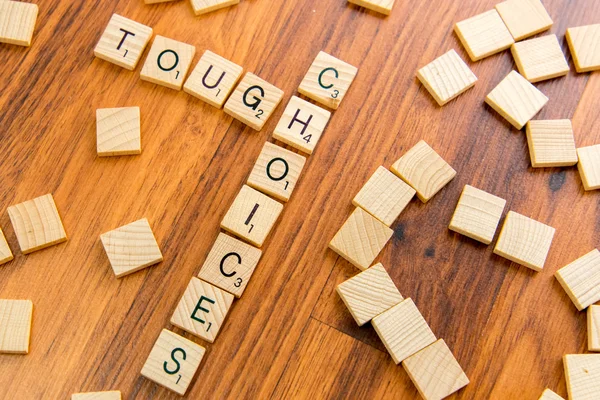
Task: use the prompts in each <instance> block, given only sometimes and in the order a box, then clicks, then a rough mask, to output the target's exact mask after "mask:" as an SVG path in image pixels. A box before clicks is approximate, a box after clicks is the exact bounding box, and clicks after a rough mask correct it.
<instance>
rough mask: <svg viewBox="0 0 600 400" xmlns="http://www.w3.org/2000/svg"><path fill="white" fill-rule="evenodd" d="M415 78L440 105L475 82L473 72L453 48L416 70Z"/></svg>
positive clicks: (475, 78)
mask: <svg viewBox="0 0 600 400" xmlns="http://www.w3.org/2000/svg"><path fill="white" fill-rule="evenodd" d="M417 78H419V80H420V81H421V83H422V84H423V86H425V88H426V89H427V91H428V92H429V93H430V94H431V96H433V98H434V99H435V101H436V102H437V103H438V104H439V105H440V106H443V105H444V104H446V103H447V102H449V101H450V100H452V99H454V98H455V97H456V96H458V95H459V94H461V93H463V92H465V91H466V90H467V89H470V88H472V87H473V86H474V85H475V82H477V77H476V76H475V74H474V73H473V72H472V71H471V70H470V69H469V67H467V64H465V62H464V61H463V60H462V58H460V56H459V55H458V54H456V51H454V49H453V50H450V51H449V52H447V53H446V54H444V55H443V56H441V57H438V58H436V59H435V60H433V61H432V62H431V63H429V64H427V65H426V66H424V67H423V68H421V69H420V70H419V71H417Z"/></svg>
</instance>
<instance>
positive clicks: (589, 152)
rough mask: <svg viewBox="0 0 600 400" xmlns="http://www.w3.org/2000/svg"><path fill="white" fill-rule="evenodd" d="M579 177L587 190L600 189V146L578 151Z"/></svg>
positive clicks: (581, 148) (583, 148)
mask: <svg viewBox="0 0 600 400" xmlns="http://www.w3.org/2000/svg"><path fill="white" fill-rule="evenodd" d="M577 156H578V158H579V163H578V164H577V169H579V175H580V176H581V181H582V182H583V187H584V189H585V190H596V189H600V144H597V145H595V146H588V147H580V148H578V149H577Z"/></svg>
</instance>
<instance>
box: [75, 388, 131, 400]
mask: <svg viewBox="0 0 600 400" xmlns="http://www.w3.org/2000/svg"><path fill="white" fill-rule="evenodd" d="M71 400H121V392H120V391H118V390H111V391H109V392H87V393H75V394H73V395H72V396H71Z"/></svg>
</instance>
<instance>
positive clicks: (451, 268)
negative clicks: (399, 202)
mask: <svg viewBox="0 0 600 400" xmlns="http://www.w3.org/2000/svg"><path fill="white" fill-rule="evenodd" d="M34 2H36V3H39V6H40V14H39V17H38V22H37V27H36V30H35V36H34V40H33V44H32V46H31V48H22V47H18V46H10V45H0V59H1V60H2V69H1V70H0V77H1V79H0V154H1V157H0V209H1V212H2V214H1V217H0V226H1V227H2V229H3V230H4V231H5V233H6V236H7V239H8V242H9V244H10V246H11V248H12V249H13V252H14V253H15V260H14V261H12V262H10V263H8V264H5V265H3V266H0V298H23V299H31V300H32V301H33V303H34V317H33V328H32V337H31V347H30V353H29V354H28V355H26V356H18V355H0V398H2V399H67V398H69V396H70V395H71V393H75V392H80V391H97V390H109V389H118V390H121V391H122V392H123V395H124V398H139V399H170V398H177V396H176V395H174V394H173V393H171V392H168V391H167V390H165V389H162V388H160V387H158V386H157V385H156V384H154V383H152V382H150V381H148V380H146V379H144V378H142V377H141V376H140V373H139V372H140V370H141V367H142V365H143V364H144V362H145V359H146V357H147V355H148V353H149V352H150V349H151V347H152V345H153V344H154V341H155V340H156V338H157V336H158V334H159V332H160V331H161V329H163V328H165V327H166V328H169V329H173V327H172V326H171V325H170V324H169V319H170V317H171V315H172V313H173V311H174V309H175V307H176V305H177V302H178V301H179V298H180V296H181V295H182V294H183V292H184V289H185V287H186V286H187V284H188V282H189V280H190V278H191V277H192V276H193V275H195V274H197V272H198V271H199V268H200V266H201V264H202V262H203V261H204V258H205V256H206V254H207V253H208V251H209V250H210V248H211V246H212V244H213V242H214V240H215V238H216V236H217V234H218V232H219V223H220V221H221V219H222V218H223V216H224V215H225V213H226V211H227V209H228V207H229V205H230V204H231V202H232V201H233V199H234V197H235V196H236V194H237V192H238V191H239V189H240V187H241V185H242V184H243V183H244V182H245V180H246V179H247V176H248V174H249V172H250V170H251V168H252V166H253V164H254V162H255V160H256V158H257V156H258V154H259V152H260V150H261V148H262V146H263V144H264V142H265V141H266V140H272V139H271V133H272V131H273V128H274V127H275V125H276V123H277V121H278V120H279V117H280V115H281V114H282V112H283V108H284V105H285V104H287V101H288V100H289V98H290V96H292V95H295V94H297V92H296V89H297V87H298V85H299V84H300V81H301V79H302V77H303V76H304V74H305V73H306V71H307V69H308V67H309V65H310V64H311V62H312V61H313V59H314V57H315V56H316V54H317V53H318V52H319V51H320V50H324V51H326V52H328V53H330V54H332V55H334V56H336V57H338V58H341V59H342V60H344V61H346V62H349V63H350V64H352V65H354V66H356V67H358V68H359V72H358V75H357V77H356V80H355V82H354V84H353V85H352V87H351V88H350V91H349V92H348V94H347V96H346V97H345V99H344V101H343V102H342V104H341V106H340V108H339V109H338V110H337V111H335V112H334V113H333V116H332V118H331V121H330V124H329V126H328V128H327V129H326V131H325V133H324V136H323V137H322V139H321V141H320V142H319V144H318V146H317V149H316V151H315V153H313V155H312V156H310V157H309V159H308V162H307V165H306V167H305V169H304V172H303V174H302V177H301V180H300V183H299V185H298V187H297V188H296V190H295V192H294V194H293V196H292V198H291V200H290V202H289V203H288V204H287V205H286V206H285V208H284V212H283V214H282V216H281V218H280V220H279V223H278V225H277V226H276V228H275V229H274V230H273V232H272V234H271V236H270V237H269V239H268V240H267V242H266V243H265V245H264V246H263V249H264V255H263V258H262V260H261V262H260V264H259V266H258V268H257V270H256V272H255V273H254V276H253V277H252V280H251V282H250V284H249V286H248V288H247V290H246V291H245V293H244V295H243V296H242V298H241V299H240V300H237V301H236V302H235V303H234V305H233V307H232V310H231V311H230V313H229V316H228V317H227V320H226V322H225V324H224V326H223V328H222V330H221V332H220V334H219V337H218V338H217V340H216V341H215V343H214V344H208V343H205V342H202V341H201V340H199V339H195V338H193V337H192V336H191V335H188V334H184V336H186V337H188V338H191V339H192V340H195V341H196V342H197V343H200V344H202V345H203V346H205V347H206V348H207V355H206V356H205V358H204V361H203V362H202V365H201V367H200V371H199V373H198V374H197V376H196V379H195V380H194V382H193V383H192V385H191V387H190V390H189V391H188V394H187V397H188V398H190V399H209V398H238V399H239V398H256V399H268V398H277V399H279V398H307V397H312V398H361V399H367V398H373V399H382V398H386V399H387V398H398V399H413V398H416V397H417V396H418V394H417V391H416V389H415V388H414V386H413V385H412V383H411V382H410V380H409V378H408V376H407V374H406V373H405V371H404V370H403V368H402V367H400V366H396V365H395V364H394V363H393V362H392V359H391V358H390V357H389V356H388V354H387V353H386V351H385V349H384V347H383V345H382V343H381V342H380V341H379V339H378V338H377V336H376V334H375V332H374V330H373V328H372V327H371V326H370V325H366V326H364V327H362V328H359V327H357V326H356V324H355V323H354V321H353V319H352V317H351V316H350V313H349V312H348V311H347V310H346V309H345V307H344V305H343V303H342V302H341V300H340V299H339V297H338V296H337V294H336V293H335V286H336V285H337V284H338V283H340V282H342V281H343V280H345V279H347V278H349V277H351V276H353V275H354V274H356V273H357V272H358V270H357V269H356V268H354V267H353V266H351V265H350V264H349V263H348V262H346V261H345V260H343V259H341V258H340V257H338V256H337V255H336V254H335V253H333V252H332V251H331V250H328V249H327V244H328V242H329V241H330V239H331V238H332V237H333V235H334V234H335V232H336V231H337V230H338V228H339V227H340V226H341V225H342V223H343V222H344V220H345V219H346V218H347V217H348V215H349V214H350V212H351V211H352V206H351V200H352V198H353V197H354V195H355V194H356V193H357V192H358V190H359V189H360V187H361V186H362V185H363V183H364V182H365V181H366V180H367V179H368V177H369V176H370V175H371V173H372V172H373V171H374V170H375V169H376V168H377V167H378V166H379V165H383V166H386V167H389V166H390V165H391V164H392V163H393V162H394V161H395V160H396V159H397V158H399V157H400V156H401V155H402V154H403V153H404V152H405V151H406V150H407V149H409V148H410V147H412V146H413V145H414V144H415V143H416V142H417V141H418V140H420V139H424V140H426V141H427V142H428V143H429V144H431V145H432V146H433V147H434V148H435V149H436V150H437V151H438V152H439V153H440V155H442V157H444V158H445V159H446V160H447V161H448V162H449V163H450V164H451V165H452V166H453V167H454V168H455V169H456V170H457V172H458V175H457V177H456V178H455V179H454V181H452V182H451V183H450V184H449V185H448V186H447V187H446V188H444V189H443V190H442V191H441V192H440V193H438V194H437V195H436V196H435V197H434V198H433V199H432V200H431V201H430V202H429V203H427V204H422V203H421V202H419V201H418V200H413V201H412V202H411V204H410V205H409V206H408V207H407V209H406V210H405V211H404V212H403V213H402V214H401V216H400V217H399V219H398V220H397V221H396V223H395V224H394V225H393V226H392V227H393V229H394V231H395V234H394V236H393V238H392V240H391V241H390V242H389V243H388V245H387V246H386V247H385V249H384V250H383V251H382V253H381V254H380V257H379V260H380V261H381V262H382V263H383V264H384V265H385V266H386V268H387V269H388V271H389V272H390V275H391V276H392V278H393V280H394V282H395V283H396V284H397V286H398V287H399V289H400V291H401V292H402V294H403V295H404V296H406V297H411V298H413V299H414V301H415V303H416V304H417V306H418V307H419V309H420V310H421V312H422V313H423V315H424V317H425V319H426V320H427V321H428V323H429V324H430V326H431V328H432V330H433V332H434V333H435V334H436V335H437V337H440V338H444V339H445V340H446V342H447V343H448V345H449V347H450V348H451V349H452V351H453V353H454V354H455V356H456V358H457V359H458V361H459V362H460V364H461V365H462V366H463V368H464V370H465V371H466V373H467V375H468V376H469V378H470V380H471V384H470V385H469V386H467V387H466V388H465V389H464V390H462V391H460V392H459V393H458V394H457V395H455V397H454V398H457V399H487V398H489V399H532V400H534V399H537V398H538V396H539V395H540V394H541V392H542V390H543V389H544V388H546V387H550V388H552V389H554V390H555V391H556V392H558V393H559V394H561V395H563V396H566V386H565V378H564V373H563V364H562V360H561V357H562V355H563V354H565V353H584V352H586V348H587V347H586V344H587V342H586V337H587V336H586V328H585V313H583V312H577V310H576V308H575V307H574V305H573V304H572V303H571V301H570V300H569V298H568V297H567V295H566V293H565V292H564V291H563V289H562V288H561V287H560V285H559V283H558V281H557V280H556V279H555V278H554V277H553V274H554V272H555V271H556V270H557V269H559V268H560V267H562V266H564V265H565V264H567V263H568V262H571V261H573V260H574V259H576V258H578V257H580V256H581V255H583V254H585V253H587V252H589V251H591V250H592V249H593V248H597V247H599V246H600V191H595V192H587V193H586V192H584V190H583V187H582V183H581V179H580V177H579V174H578V172H577V169H576V168H575V167H571V168H548V169H536V170H533V169H532V168H531V167H530V160H529V154H528V149H527V142H526V137H525V134H524V132H518V131H516V130H515V129H514V128H512V127H511V126H510V125H509V124H508V123H507V122H506V121H504V120H503V119H502V118H501V117H500V116H499V115H498V114H496V113H495V112H493V111H492V110H491V109H490V108H489V107H488V106H486V105H484V102H483V99H484V97H485V95H486V94H487V93H488V92H489V91H490V90H491V89H492V88H493V87H494V86H495V85H496V84H497V83H498V82H499V81H500V80H501V79H502V78H503V77H504V76H505V75H506V74H507V73H508V72H509V71H510V70H511V69H513V68H514V64H513V60H512V57H511V55H510V52H508V51H506V52H503V53H501V54H499V55H495V56H492V57H489V58H487V59H485V60H483V61H480V62H477V63H470V62H469V65H470V67H471V68H472V70H473V71H474V73H475V74H476V75H477V76H478V78H479V81H478V82H477V84H476V85H475V87H474V89H472V90H469V91H468V92H467V93H466V94H464V95H462V96H460V97H459V98H458V99H457V100H454V101H452V102H451V103H449V104H447V105H446V106H444V107H442V108H440V107H438V106H437V105H436V104H435V102H434V101H433V99H432V97H431V96H430V95H429V94H428V93H427V92H426V90H425V89H424V88H423V86H422V85H420V84H419V83H418V81H417V80H416V78H415V73H416V71H417V69H418V68H420V67H422V66H423V65H425V64H427V63H428V62H430V61H432V60H433V59H434V58H436V57H437V56H439V55H441V54H443V53H444V52H446V51H447V50H449V49H452V48H454V49H456V51H457V52H458V53H459V54H460V55H461V56H462V57H463V58H464V59H465V60H467V59H468V57H467V55H466V52H465V50H464V49H463V47H462V46H461V45H460V43H459V41H458V39H457V37H456V36H455V35H454V34H453V32H452V28H453V24H454V23H455V22H457V21H460V20H462V19H465V18H467V17H470V16H473V15H476V14H478V13H481V12H483V11H486V10H488V9H490V8H492V7H493V5H494V4H495V1H494V0H479V1H475V0H468V1H467V0H452V1H450V0H437V1H433V0H430V1H408V0H397V1H396V5H395V7H394V10H393V12H392V15H391V16H389V17H387V18H386V17H382V16H380V15H378V14H376V13H373V12H368V11H365V10H364V9H362V8H359V7H356V6H353V5H349V4H347V3H346V1H345V0H327V1H322V0H294V1H283V0H278V1H273V0H271V1H269V0H262V1H259V0H242V2H241V3H240V4H239V5H238V6H235V7H232V8H229V9H225V10H221V11H218V12H214V13H211V14H208V15H205V16H201V17H195V16H194V15H193V13H192V11H191V8H190V6H189V4H188V1H180V2H173V3H164V4H161V5H153V6H146V5H144V4H143V2H142V1H141V0H135V1H134V0H131V1H117V0H102V1H100V0H90V1H85V2H83V1H66V0H63V1H59V0H47V1H34ZM544 3H545V5H546V7H547V9H548V11H549V13H550V15H551V16H552V17H553V19H554V26H553V27H552V29H551V31H550V32H551V33H556V34H557V35H558V37H559V40H560V43H561V45H562V47H563V50H564V52H565V54H566V55H567V58H568V61H569V65H570V66H571V72H570V73H569V75H568V76H567V77H563V78H559V79H553V80H550V81H546V82H542V83H539V84H537V87H538V88H540V89H541V90H542V91H543V92H544V93H545V94H546V95H547V96H548V97H549V98H550V101H549V103H548V104H547V105H546V107H544V108H543V109H542V111H541V113H540V114H539V115H538V116H537V118H539V119H558V118H572V119H573V123H574V127H575V135H576V143H577V145H578V146H579V147H581V146H588V145H593V144H597V143H600V115H599V114H598V109H599V106H600V101H599V100H598V94H599V93H600V73H595V74H576V73H575V72H574V67H573V63H572V60H571V56H570V54H569V52H568V48H567V45H566V41H565V39H564V34H565V31H566V29H567V28H568V27H572V26H579V25H585V24H590V23H598V22H600V2H598V1H597V0H571V1H569V0H544ZM113 12H117V13H119V14H121V15H123V16H126V17H128V18H131V19H134V20H136V21H139V22H142V23H144V24H147V25H149V26H151V27H153V28H154V32H155V33H156V34H160V35H164V36H167V37H171V38H174V39H177V40H180V41H183V42H186V43H190V44H193V45H195V46H196V48H197V52H196V56H195V58H194V65H195V62H196V61H197V60H198V59H199V57H200V55H201V54H202V53H203V52H204V50H206V49H210V50H212V51H214V52H216V53H218V54H220V55H222V56H224V57H226V58H228V59H230V60H232V61H234V62H236V63H237V64H239V65H242V66H243V67H244V68H245V70H247V71H252V72H255V73H257V74H258V75H260V76H261V77H262V78H264V79H266V80H267V81H269V82H271V83H273V84H275V85H276V86H277V87H279V88H281V89H283V90H284V91H285V97H284V99H283V101H282V105H280V106H279V107H278V108H277V110H276V111H275V113H274V115H273V116H272V118H271V119H270V120H269V121H268V123H267V124H266V126H265V128H264V129H263V130H262V131H261V132H259V133H256V132H254V131H252V130H251V129H249V128H247V127H245V126H244V125H242V124H241V123H239V122H237V121H234V120H233V119H232V118H231V117H229V116H227V115H226V114H225V113H223V112H222V111H220V110H217V109H215V108H213V107H211V106H209V105H207V104H205V103H203V102H202V101H200V100H197V99H195V98H193V97H191V96H189V95H187V94H186V93H184V92H177V91H174V90H171V89H167V88H164V87H160V86H156V85H154V84H151V83H147V82H142V81H141V80H140V79H139V72H140V69H141V65H138V67H137V69H136V70H135V71H133V72H130V71H126V70H125V69H122V68H120V67H117V66H115V65H113V64H110V63H108V62H105V61H102V60H99V59H97V58H95V57H94V55H93V49H94V47H95V45H96V42H97V41H98V39H99V37H100V35H101V33H102V31H103V30H104V28H105V26H106V24H107V23H108V20H109V18H110V16H111V15H112V13H113ZM146 52H147V50H146ZM142 60H143V59H142ZM140 64H141V63H140ZM119 106H140V108H141V113H142V145H143V151H142V154H141V155H140V156H130V157H110V158H98V157H97V156H96V139H95V135H96V129H95V110H96V109H97V108H103V107H119ZM465 184H471V185H474V186H476V187H478V188H481V189H483V190H486V191H489V192H491V193H494V194H496V195H498V196H501V197H503V198H505V199H506V200H507V207H506V210H514V211H516V212H519V213H523V214H525V215H528V216H530V217H532V218H534V219H537V220H539V221H541V222H544V223H547V224H549V225H551V226H553V227H555V228H556V230H557V231H556V236H555V239H554V242H553V245H552V248H551V250H550V254H549V256H548V259H547V262H546V266H545V268H544V270H543V271H542V272H540V273H536V272H533V271H532V270H529V269H527V268H525V267H519V266H517V265H515V264H512V263H510V262H509V261H507V260H505V259H503V258H501V257H498V256H496V255H494V254H493V253H492V250H493V244H492V245H491V246H485V245H482V244H479V243H478V242H475V241H473V240H470V239H467V238H465V237H463V236H460V235H458V234H455V233H452V232H450V231H449V230H448V228H447V225H448V223H449V221H450V217H451V215H452V213H453V211H454V207H455V205H456V202H457V201H458V197H459V195H460V192H461V191H462V188H463V187H464V185H465ZM46 193H52V194H53V195H54V198H55V200H56V203H57V206H58V209H59V211H60V213H61V214H62V218H63V222H64V226H65V229H66V231H67V233H68V235H69V241H68V242H67V243H66V244H61V245H58V246H54V247H51V248H49V249H46V250H42V251H39V252H35V253H32V254H30V255H27V256H23V255H22V254H21V253H20V251H19V250H18V243H17V240H16V237H15V234H14V231H13V229H12V227H11V225H10V220H9V218H8V214H7V213H6V212H5V210H6V208H7V207H8V206H10V205H12V204H16V203H18V202H22V201H25V200H28V199H31V198H34V197H37V196H40V195H43V194H46ZM142 217H147V218H148V219H149V221H150V223H151V225H152V227H153V229H154V232H155V235H156V237H157V240H158V242H159V244H160V247H161V249H162V251H163V254H164V261H163V262H162V263H160V264H158V265H156V266H153V267H150V268H147V269H145V270H143V271H141V272H137V273H135V274H132V275H130V276H127V277H125V278H122V279H116V278H115V276H114V274H113V272H112V270H111V268H110V265H109V262H108V259H107V257H106V254H105V252H104V250H103V248H102V245H101V243H100V240H99V235H100V234H101V233H103V232H106V231H108V230H111V229H114V228H116V227H118V226H121V225H123V224H125V223H129V222H131V221H134V220H137V219H139V218H142ZM174 331H175V332H176V333H180V334H182V331H181V330H179V329H174Z"/></svg>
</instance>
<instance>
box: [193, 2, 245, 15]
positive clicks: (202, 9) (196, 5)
mask: <svg viewBox="0 0 600 400" xmlns="http://www.w3.org/2000/svg"><path fill="white" fill-rule="evenodd" d="M239 2H240V0H191V3H192V9H193V10H194V13H195V14H196V15H202V14H206V13H209V12H211V11H216V10H219V9H221V8H225V7H229V6H233V5H236V4H239Z"/></svg>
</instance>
